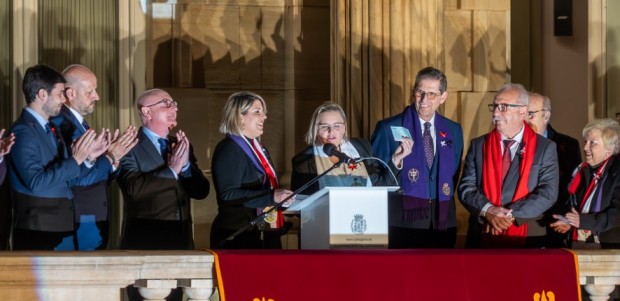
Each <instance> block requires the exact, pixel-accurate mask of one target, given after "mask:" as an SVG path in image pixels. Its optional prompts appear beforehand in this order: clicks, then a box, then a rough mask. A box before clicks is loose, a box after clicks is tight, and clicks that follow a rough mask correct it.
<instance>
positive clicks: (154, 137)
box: [142, 127, 168, 152]
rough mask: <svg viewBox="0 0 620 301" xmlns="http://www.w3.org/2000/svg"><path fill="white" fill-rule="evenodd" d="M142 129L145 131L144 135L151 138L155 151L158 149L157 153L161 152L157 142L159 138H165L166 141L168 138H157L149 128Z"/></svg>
mask: <svg viewBox="0 0 620 301" xmlns="http://www.w3.org/2000/svg"><path fill="white" fill-rule="evenodd" d="M142 129H143V130H144V134H145V135H146V137H147V138H149V140H150V141H151V143H153V145H154V146H155V149H157V152H160V150H159V141H157V140H158V139H159V138H164V139H166V140H168V137H159V136H157V134H155V133H154V132H153V131H151V130H149V129H148V128H147V127H142Z"/></svg>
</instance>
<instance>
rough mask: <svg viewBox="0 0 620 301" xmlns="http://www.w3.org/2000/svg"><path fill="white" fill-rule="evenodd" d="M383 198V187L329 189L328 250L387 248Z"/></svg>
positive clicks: (384, 200)
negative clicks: (329, 248)
mask: <svg viewBox="0 0 620 301" xmlns="http://www.w3.org/2000/svg"><path fill="white" fill-rule="evenodd" d="M387 194H388V191H387V189H385V188H384V187H364V188H352V187H338V188H330V189H329V201H330V206H329V245H330V247H331V248H387V245H388V210H387Z"/></svg>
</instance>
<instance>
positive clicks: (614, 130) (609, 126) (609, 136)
mask: <svg viewBox="0 0 620 301" xmlns="http://www.w3.org/2000/svg"><path fill="white" fill-rule="evenodd" d="M592 130H599V131H601V139H603V144H604V145H605V149H607V150H610V151H611V152H612V153H613V154H614V155H615V154H617V153H618V152H619V151H620V148H619V145H618V143H619V140H618V137H619V136H620V124H618V122H617V121H615V120H613V119H610V118H604V119H595V120H592V121H591V122H590V123H588V124H587V125H586V126H585V127H584V128H583V133H582V134H583V137H584V138H585V137H586V136H587V135H588V134H590V132H591V131H592Z"/></svg>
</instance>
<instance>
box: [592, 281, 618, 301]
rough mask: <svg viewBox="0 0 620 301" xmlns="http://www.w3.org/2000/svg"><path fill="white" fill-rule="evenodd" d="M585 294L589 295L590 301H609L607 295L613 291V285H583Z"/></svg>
mask: <svg viewBox="0 0 620 301" xmlns="http://www.w3.org/2000/svg"><path fill="white" fill-rule="evenodd" d="M585 288H586V292H588V294H589V295H590V300H592V301H607V300H609V294H611V292H613V291H614V288H615V286H614V285H594V284H587V285H585Z"/></svg>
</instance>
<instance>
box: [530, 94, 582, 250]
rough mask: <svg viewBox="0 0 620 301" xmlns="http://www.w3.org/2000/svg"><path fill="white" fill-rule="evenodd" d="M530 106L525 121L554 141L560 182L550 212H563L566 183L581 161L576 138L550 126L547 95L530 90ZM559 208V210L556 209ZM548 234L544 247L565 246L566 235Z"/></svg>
mask: <svg viewBox="0 0 620 301" xmlns="http://www.w3.org/2000/svg"><path fill="white" fill-rule="evenodd" d="M529 95H530V106H529V108H528V118H527V121H528V122H529V123H530V124H532V125H533V128H534V129H535V130H536V132H537V133H538V134H539V135H542V136H544V137H545V138H547V139H549V140H551V141H553V142H555V145H556V147H557V153H558V165H559V171H560V184H559V186H558V187H559V190H558V199H557V202H556V204H555V205H554V207H553V208H552V209H551V210H550V212H549V213H551V212H565V211H566V210H569V209H568V208H563V207H562V206H564V205H566V200H568V183H569V182H570V180H571V176H572V173H573V170H575V168H577V166H578V165H579V163H581V149H580V148H579V141H577V139H575V138H573V137H570V136H567V135H564V134H562V133H558V132H556V131H555V130H554V129H553V127H551V124H550V122H551V100H550V99H549V97H547V96H544V95H540V94H538V93H533V92H530V93H529ZM558 210H559V211H558ZM548 215H549V216H548V217H547V218H548V220H549V221H550V222H553V221H555V219H554V218H552V217H551V216H550V215H551V214H548ZM547 233H548V235H549V239H548V240H547V241H548V245H547V246H546V247H549V248H553V247H557V248H565V247H567V245H566V239H567V237H566V235H562V234H558V233H556V232H555V231H547Z"/></svg>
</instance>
